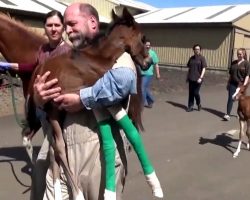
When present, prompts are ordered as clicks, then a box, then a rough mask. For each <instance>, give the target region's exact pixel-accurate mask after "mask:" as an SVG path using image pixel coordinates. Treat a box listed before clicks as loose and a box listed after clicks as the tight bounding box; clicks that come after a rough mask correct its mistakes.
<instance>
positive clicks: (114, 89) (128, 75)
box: [80, 67, 137, 109]
mask: <svg viewBox="0 0 250 200" xmlns="http://www.w3.org/2000/svg"><path fill="white" fill-rule="evenodd" d="M136 93H137V90H136V73H135V72H134V71H133V70H132V69H131V68H128V67H119V68H114V69H110V70H109V71H108V72H106V73H105V74H104V75H103V77H102V78H100V79H99V80H98V81H97V82H96V83H95V84H94V85H93V86H91V87H87V88H83V89H81V90H80V98H81V101H82V103H83V105H84V106H85V107H86V108H87V109H93V108H101V107H107V106H111V105H114V104H116V103H119V102H121V101H122V100H123V99H124V98H126V97H127V96H128V95H129V94H136Z"/></svg>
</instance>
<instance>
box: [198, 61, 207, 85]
mask: <svg viewBox="0 0 250 200" xmlns="http://www.w3.org/2000/svg"><path fill="white" fill-rule="evenodd" d="M201 64H202V71H201V75H200V77H199V79H198V83H201V82H202V79H203V78H204V75H205V72H206V68H207V61H206V59H205V58H204V57H202V59H201Z"/></svg>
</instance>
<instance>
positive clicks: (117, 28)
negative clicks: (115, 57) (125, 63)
mask: <svg viewBox="0 0 250 200" xmlns="http://www.w3.org/2000/svg"><path fill="white" fill-rule="evenodd" d="M112 18H113V24H112V26H111V27H110V29H109V37H110V38H111V39H112V38H115V39H116V40H117V39H118V40H119V42H118V43H117V44H116V45H117V46H118V47H121V48H123V50H124V51H126V52H128V53H129V54H130V55H131V56H132V58H133V60H134V62H136V63H137V64H139V65H140V66H143V65H144V59H145V58H146V57H147V56H148V52H147V50H146V48H145V44H144V43H145V36H144V35H143V33H142V31H141V29H140V27H139V24H138V23H137V22H135V20H134V17H133V16H132V15H131V14H130V13H129V12H128V10H127V9H126V8H124V9H123V13H122V16H117V15H116V14H115V13H114V11H113V10H112Z"/></svg>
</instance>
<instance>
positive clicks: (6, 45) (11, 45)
mask: <svg viewBox="0 0 250 200" xmlns="http://www.w3.org/2000/svg"><path fill="white" fill-rule="evenodd" d="M46 42H47V40H46V38H45V37H44V36H42V35H41V34H38V33H36V32H34V31H32V30H31V29H29V28H28V27H27V26H25V25H24V24H23V23H21V22H18V21H16V20H14V19H12V18H11V17H10V16H9V15H6V14H3V13H0V52H1V54H2V55H3V57H4V58H5V59H6V60H7V61H8V62H16V63H36V61H37V55H38V50H39V48H40V46H41V45H42V44H44V43H46ZM17 73H18V72H17ZM19 76H20V77H22V76H26V75H25V74H19ZM28 80H29V79H27V78H25V79H24V81H28ZM28 85H29V83H28V82H25V83H23V93H24V97H25V98H26V93H27V91H28ZM37 124H38V125H37V128H36V129H37V130H38V129H39V128H40V125H39V123H37ZM25 130H26V129H24V131H23V144H24V146H25V147H26V150H27V152H28V155H29V157H30V159H31V160H32V146H31V143H30V138H31V137H32V136H33V134H34V133H31V134H30V133H29V131H25ZM34 132H35V131H34ZM24 134H29V136H28V135H27V137H26V136H25V135H24Z"/></svg>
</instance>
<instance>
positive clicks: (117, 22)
mask: <svg viewBox="0 0 250 200" xmlns="http://www.w3.org/2000/svg"><path fill="white" fill-rule="evenodd" d="M118 25H125V26H128V27H130V26H132V25H134V24H133V23H131V22H130V21H128V20H127V19H125V18H122V17H121V18H117V19H116V20H113V21H112V22H111V23H110V24H109V26H108V28H107V31H106V35H108V34H109V33H110V32H111V31H112V30H113V29H114V28H115V27H116V26H118Z"/></svg>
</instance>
